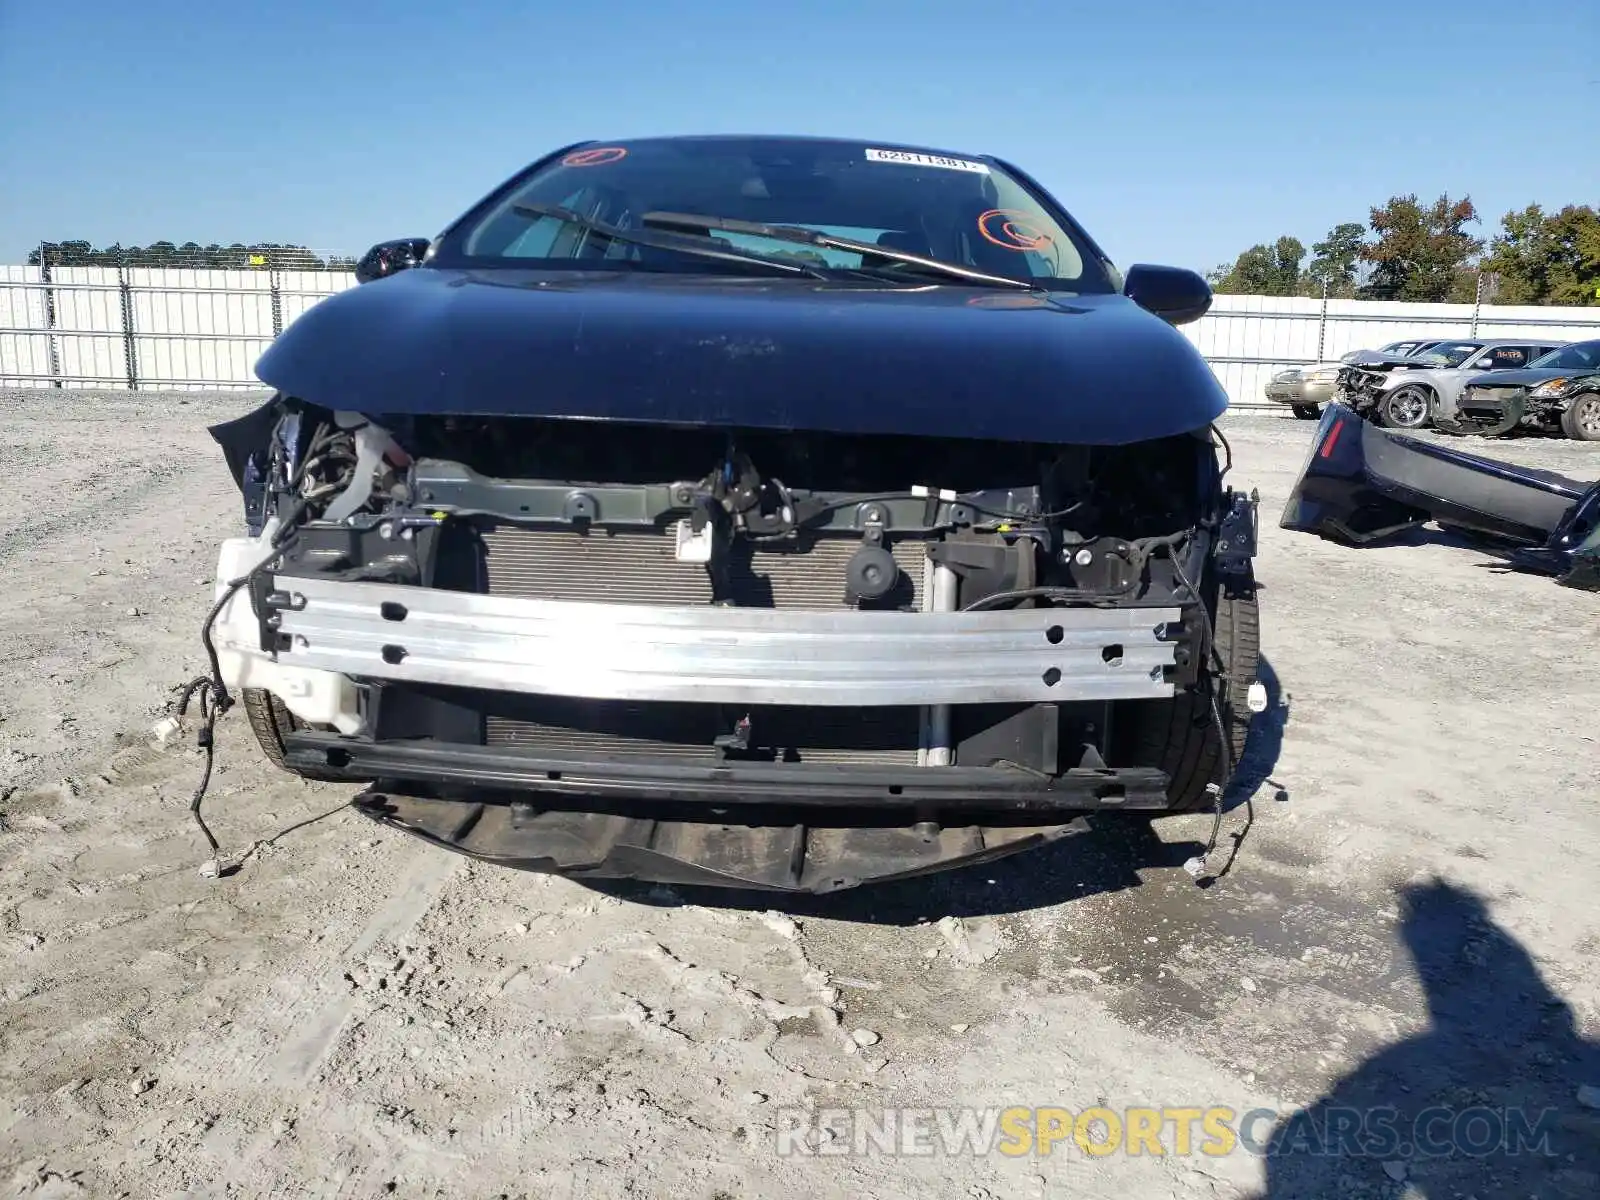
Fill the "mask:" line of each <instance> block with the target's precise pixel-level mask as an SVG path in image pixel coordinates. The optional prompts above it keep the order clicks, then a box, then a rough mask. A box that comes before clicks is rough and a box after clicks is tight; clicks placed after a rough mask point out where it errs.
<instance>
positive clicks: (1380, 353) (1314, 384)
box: [1266, 339, 1438, 421]
mask: <svg viewBox="0 0 1600 1200" xmlns="http://www.w3.org/2000/svg"><path fill="white" fill-rule="evenodd" d="M1436 345H1438V343H1437V342H1435V341H1429V340H1426V339H1423V340H1417V339H1412V340H1410V341H1404V342H1390V343H1389V344H1388V345H1387V346H1380V347H1378V349H1377V350H1376V351H1370V350H1351V351H1350V352H1349V353H1347V354H1342V355H1340V356H1339V359H1338V361H1336V362H1320V363H1313V364H1311V365H1310V366H1307V367H1290V368H1288V369H1287V370H1283V371H1279V372H1278V373H1277V374H1276V375H1274V376H1273V377H1272V378H1271V379H1270V380H1268V381H1267V389H1266V395H1267V399H1268V400H1269V401H1270V402H1271V403H1273V404H1287V405H1289V407H1290V410H1291V411H1292V412H1293V413H1294V415H1295V416H1296V417H1298V418H1300V419H1301V420H1302V421H1314V420H1316V419H1317V418H1318V417H1319V416H1321V415H1322V406H1323V405H1324V404H1326V403H1327V402H1328V401H1329V400H1332V399H1333V395H1334V390H1335V387H1336V385H1337V383H1338V379H1339V371H1340V369H1341V368H1342V367H1343V366H1344V365H1345V364H1347V363H1353V362H1361V361H1368V360H1371V361H1383V360H1385V359H1388V358H1393V357H1400V358H1404V357H1408V356H1410V355H1413V354H1417V353H1420V352H1421V351H1424V350H1426V349H1427V348H1428V347H1430V346H1436Z"/></svg>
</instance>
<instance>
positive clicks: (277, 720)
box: [241, 688, 367, 783]
mask: <svg viewBox="0 0 1600 1200" xmlns="http://www.w3.org/2000/svg"><path fill="white" fill-rule="evenodd" d="M241 699H242V703H243V705H244V712H245V716H247V717H249V718H250V729H251V731H252V732H254V734H255V735H256V741H257V742H259V743H260V744H261V752H262V753H263V754H265V755H266V756H267V758H268V760H269V761H270V762H271V763H272V765H273V766H275V767H277V768H278V769H279V770H280V771H288V772H289V773H290V774H291V775H298V776H300V777H301V778H302V779H312V780H315V781H316V782H318V783H365V782H367V781H366V780H364V779H361V778H360V777H359V776H356V775H346V774H343V773H342V772H339V771H334V770H331V769H330V770H326V771H302V770H300V769H298V768H297V767H291V766H290V765H289V764H288V763H287V762H286V761H285V759H284V745H283V735H284V734H286V733H293V732H294V731H296V730H299V729H315V728H320V727H319V726H314V725H309V724H307V723H306V722H305V721H302V720H301V719H300V718H299V717H297V716H295V715H294V714H293V713H292V712H290V711H289V709H288V708H287V707H286V706H285V705H284V703H283V701H282V700H279V699H278V698H277V697H276V696H274V695H273V694H272V693H271V692H267V691H263V690H262V689H260V688H245V689H244V694H243V696H242V698H241Z"/></svg>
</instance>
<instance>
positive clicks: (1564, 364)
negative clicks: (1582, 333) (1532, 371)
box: [1528, 341, 1600, 371]
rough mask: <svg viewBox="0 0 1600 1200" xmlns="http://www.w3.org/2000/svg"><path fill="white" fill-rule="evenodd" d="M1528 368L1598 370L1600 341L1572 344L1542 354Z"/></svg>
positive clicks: (1599, 365)
mask: <svg viewBox="0 0 1600 1200" xmlns="http://www.w3.org/2000/svg"><path fill="white" fill-rule="evenodd" d="M1528 365H1529V366H1530V367H1555V368H1557V369H1559V370H1562V371H1595V370H1600V341H1594V342H1573V343H1572V345H1570V346H1562V347H1561V349H1559V350H1552V351H1550V353H1549V354H1542V355H1540V356H1539V357H1538V358H1536V359H1534V360H1533V361H1532V362H1531V363H1529V364H1528Z"/></svg>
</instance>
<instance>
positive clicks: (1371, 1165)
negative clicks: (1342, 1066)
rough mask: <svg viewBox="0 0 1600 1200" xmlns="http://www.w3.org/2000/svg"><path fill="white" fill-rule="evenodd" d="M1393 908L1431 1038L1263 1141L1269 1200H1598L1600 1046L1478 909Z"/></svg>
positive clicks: (1377, 1059)
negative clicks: (1396, 1199)
mask: <svg viewBox="0 0 1600 1200" xmlns="http://www.w3.org/2000/svg"><path fill="white" fill-rule="evenodd" d="M1401 900H1402V910H1403V924H1402V936H1403V937H1404V940H1405V944H1406V948H1407V949H1408V951H1409V952H1410V954H1411V957H1412V959H1413V960H1414V962H1415V963H1416V968H1417V974H1418V976H1419V978H1420V981H1421V984H1422V989H1423V992H1424V995H1425V998H1426V1002H1427V1006H1428V1012H1429V1015H1430V1017H1431V1025H1430V1028H1429V1029H1428V1030H1427V1031H1426V1032H1423V1033H1420V1034H1417V1035H1416V1036H1414V1037H1411V1038H1408V1039H1406V1040H1405V1041H1403V1042H1400V1043H1398V1044H1396V1045H1393V1046H1390V1047H1388V1048H1387V1049H1385V1050H1383V1051H1381V1052H1379V1053H1378V1054H1376V1055H1374V1056H1373V1057H1372V1058H1370V1059H1368V1060H1367V1061H1366V1062H1364V1063H1362V1064H1361V1065H1360V1066H1359V1067H1358V1068H1357V1069H1356V1070H1355V1071H1354V1072H1352V1073H1351V1074H1350V1075H1347V1076H1346V1077H1345V1078H1343V1079H1341V1080H1340V1081H1339V1082H1338V1083H1337V1084H1336V1085H1335V1086H1334V1087H1333V1088H1332V1090H1331V1091H1329V1092H1328V1094H1327V1095H1326V1096H1324V1097H1323V1098H1322V1099H1320V1100H1318V1101H1317V1102H1316V1103H1315V1104H1314V1105H1312V1106H1311V1107H1309V1108H1307V1109H1303V1110H1301V1111H1299V1112H1297V1113H1295V1114H1294V1115H1293V1116H1291V1117H1290V1118H1288V1119H1287V1120H1284V1121H1282V1122H1281V1123H1279V1124H1277V1125H1276V1127H1274V1128H1273V1129H1272V1132H1271V1134H1270V1138H1269V1139H1268V1140H1267V1145H1266V1147H1265V1149H1266V1154H1267V1161H1266V1167H1267V1192H1266V1197H1265V1200H1291V1198H1292V1200H1322V1198H1323V1197H1333V1196H1374V1197H1377V1196H1398V1195H1400V1194H1402V1189H1407V1190H1406V1192H1405V1194H1406V1195H1408V1196H1414V1197H1418V1198H1422V1197H1426V1198H1427V1200H1450V1198H1452V1197H1462V1196H1476V1197H1478V1198H1479V1200H1491V1198H1492V1197H1500V1196H1516V1197H1519V1198H1522V1197H1534V1198H1541V1200H1542V1198H1543V1197H1551V1198H1555V1197H1600V1111H1595V1110H1594V1109H1593V1108H1588V1107H1585V1106H1584V1105H1583V1104H1581V1103H1580V1102H1579V1100H1578V1093H1579V1089H1580V1088H1581V1087H1584V1085H1590V1086H1592V1087H1597V1088H1600V1045H1597V1044H1595V1043H1592V1042H1586V1041H1584V1040H1583V1038H1582V1037H1581V1036H1580V1034H1579V1031H1578V1029H1577V1026H1576V1024H1575V1022H1574V1020H1573V1015H1572V1011H1571V1010H1570V1009H1569V1008H1568V1007H1567V1005H1566V1004H1565V1002H1563V1001H1562V1000H1561V999H1560V998H1559V997H1558V996H1556V995H1555V993H1554V992H1552V991H1551V990H1550V988H1549V987H1548V986H1546V984H1545V983H1544V980H1543V979H1542V978H1540V975H1539V972H1538V969H1537V968H1536V967H1535V966H1534V964H1533V961H1532V959H1531V958H1530V957H1529V956H1528V953H1527V952H1526V951H1525V950H1524V949H1523V948H1522V947H1521V946H1520V945H1518V943H1517V942H1516V941H1515V940H1514V939H1512V938H1511V937H1510V936H1509V935H1507V934H1506V932H1505V931H1504V930H1502V929H1500V928H1499V927H1498V926H1497V925H1495V924H1494V922H1493V921H1491V920H1490V919H1489V915H1488V911H1487V910H1486V909H1485V907H1484V905H1483V902H1482V901H1481V900H1479V899H1478V897H1476V896H1474V895H1473V894H1472V893H1470V892H1467V891H1464V890H1463V889H1461V888H1458V887H1455V886H1452V885H1450V884H1447V883H1443V882H1439V881H1435V882H1433V883H1431V884H1427V885H1421V886H1414V887H1410V888H1407V889H1405V891H1404V892H1402V894H1401ZM1584 1095H1585V1099H1586V1100H1587V1099H1588V1098H1589V1096H1590V1093H1589V1092H1587V1091H1585V1093H1584ZM1590 1103H1600V1096H1596V1097H1595V1099H1594V1100H1592V1101H1590Z"/></svg>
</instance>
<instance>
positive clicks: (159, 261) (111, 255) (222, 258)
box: [28, 241, 355, 271]
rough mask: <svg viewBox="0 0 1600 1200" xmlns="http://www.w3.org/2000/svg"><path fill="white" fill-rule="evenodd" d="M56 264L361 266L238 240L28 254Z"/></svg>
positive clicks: (54, 245)
mask: <svg viewBox="0 0 1600 1200" xmlns="http://www.w3.org/2000/svg"><path fill="white" fill-rule="evenodd" d="M46 263H48V264H49V265H50V266H52V267H119V266H120V267H194V268H205V269H211V270H229V271H243V270H250V269H255V270H273V271H330V270H332V271H337V270H348V269H349V268H351V267H353V266H354V265H355V260H354V259H353V258H337V257H335V258H328V259H323V258H322V257H320V256H319V255H316V254H313V253H312V252H311V251H310V250H307V249H306V248H305V247H304V246H286V245H283V244H282V243H280V242H256V243H254V244H252V245H249V246H246V245H245V244H244V243H243V242H234V243H233V244H232V245H231V246H219V245H217V243H215V242H213V243H211V245H209V246H201V245H199V244H197V243H195V242H185V243H184V244H183V245H181V246H178V245H174V244H173V243H172V242H151V243H150V245H148V246H121V245H112V246H107V247H105V248H104V249H98V248H96V247H95V246H93V245H91V244H90V243H88V242H85V241H66V242H44V243H42V244H41V245H40V246H39V248H38V249H36V250H33V251H30V252H29V254H28V265H29V266H33V267H37V266H43V265H44V264H46Z"/></svg>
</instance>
